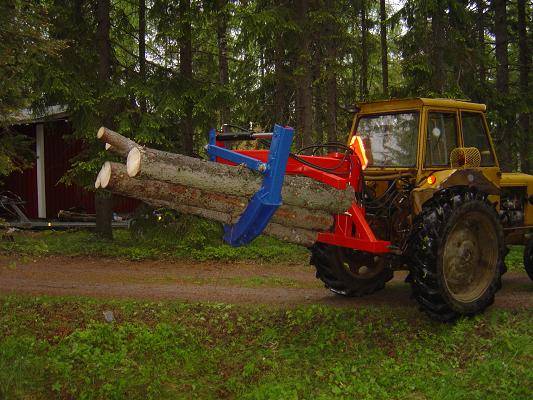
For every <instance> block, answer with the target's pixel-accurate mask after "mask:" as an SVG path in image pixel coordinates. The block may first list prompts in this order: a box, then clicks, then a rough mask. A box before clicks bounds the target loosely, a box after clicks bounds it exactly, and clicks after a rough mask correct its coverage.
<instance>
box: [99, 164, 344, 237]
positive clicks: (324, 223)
mask: <svg viewBox="0 0 533 400" xmlns="http://www.w3.org/2000/svg"><path fill="white" fill-rule="evenodd" d="M99 178H100V182H101V185H102V187H103V188H106V189H108V190H110V191H112V192H113V193H115V194H119V195H122V196H128V197H134V198H140V199H146V198H150V199H158V200H162V201H166V202H168V203H169V204H172V205H173V206H174V207H173V208H175V206H176V205H187V206H193V207H198V208H202V209H209V210H213V211H217V212H222V213H224V214H228V215H230V216H231V217H233V218H237V217H239V216H240V215H241V214H242V213H243V211H244V209H245V208H246V205H247V204H248V199H247V198H245V197H240V196H233V195H227V194H221V193H215V192H208V191H205V190H201V189H198V188H195V187H191V186H184V185H177V184H172V183H168V182H164V181H160V180H152V179H137V178H131V177H130V176H129V175H128V174H127V171H126V167H125V166H124V165H122V164H119V163H112V162H106V163H105V164H104V166H103V167H102V171H101V172H100V174H99ZM272 222H274V223H278V224H280V225H285V226H290V227H297V228H303V229H309V230H317V231H326V230H329V229H330V228H331V227H332V226H333V222H334V221H333V216H332V215H331V214H328V213H325V212H322V211H317V210H313V211H310V210H307V209H304V208H300V207H293V206H289V205H285V204H284V205H281V206H280V207H279V208H278V210H277V211H276V213H275V214H274V216H273V217H272Z"/></svg>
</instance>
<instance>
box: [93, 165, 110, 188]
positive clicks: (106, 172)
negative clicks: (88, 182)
mask: <svg viewBox="0 0 533 400" xmlns="http://www.w3.org/2000/svg"><path fill="white" fill-rule="evenodd" d="M98 178H100V187H101V188H102V189H105V188H106V187H107V186H108V185H109V181H110V180H111V163H110V162H109V161H106V162H105V163H104V165H103V167H102V169H101V170H100V173H99V174H98ZM98 178H96V180H97V181H98ZM95 186H96V184H95Z"/></svg>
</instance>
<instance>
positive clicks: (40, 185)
mask: <svg viewBox="0 0 533 400" xmlns="http://www.w3.org/2000/svg"><path fill="white" fill-rule="evenodd" d="M10 129H11V130H14V131H17V132H19V133H21V134H24V135H27V136H29V137H30V138H32V139H33V141H34V146H35V163H34V164H33V166H32V167H31V168H29V169H27V170H25V171H23V172H21V173H13V174H11V175H10V176H9V177H8V178H7V179H6V180H5V181H4V182H3V183H0V191H3V190H9V191H11V192H13V193H16V194H18V195H19V196H20V197H21V198H22V199H23V200H25V201H26V204H25V211H26V215H27V216H28V217H29V218H46V219H54V218H56V217H57V213H58V212H59V210H69V209H72V208H76V209H80V210H84V211H86V212H89V213H94V192H91V191H88V190H85V189H83V188H82V187H80V186H77V185H75V184H73V185H69V186H66V185H65V184H63V183H59V180H60V179H61V177H62V176H63V175H64V174H65V173H66V172H67V171H68V169H69V168H70V166H71V161H70V160H71V159H72V157H74V156H75V155H77V154H79V152H80V151H81V150H82V143H81V142H80V141H76V140H70V139H69V137H68V136H69V135H71V134H72V132H73V129H72V125H71V124H70V122H69V120H68V114H67V113H66V112H64V111H63V110H62V109H60V108H57V107H54V108H51V109H49V112H48V113H47V115H46V116H45V117H37V118H27V117H24V116H22V117H21V118H19V120H18V122H17V123H15V124H14V125H12V126H11V127H10ZM137 205H138V201H136V200H132V199H126V198H122V197H115V199H114V211H115V212H119V213H129V212H133V211H134V210H135V208H136V207H137Z"/></svg>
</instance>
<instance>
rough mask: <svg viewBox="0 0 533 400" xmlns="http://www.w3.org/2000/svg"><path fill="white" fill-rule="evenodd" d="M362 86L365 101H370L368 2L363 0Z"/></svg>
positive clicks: (360, 90) (361, 91)
mask: <svg viewBox="0 0 533 400" xmlns="http://www.w3.org/2000/svg"><path fill="white" fill-rule="evenodd" d="M360 13H361V86H360V88H359V92H360V93H361V97H362V99H363V100H366V99H368V21H367V14H366V0H361V9H360Z"/></svg>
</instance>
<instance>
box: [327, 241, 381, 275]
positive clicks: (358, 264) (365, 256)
mask: <svg viewBox="0 0 533 400" xmlns="http://www.w3.org/2000/svg"><path fill="white" fill-rule="evenodd" d="M338 254H339V258H340V262H341V264H342V266H343V267H344V269H345V270H346V271H347V272H348V273H349V274H350V275H351V276H352V277H353V278H356V279H372V278H374V277H376V276H377V275H379V274H380V273H381V271H383V269H385V267H386V263H385V260H384V259H383V257H378V256H374V255H373V254H370V253H363V252H359V251H353V250H350V249H346V248H339V251H338Z"/></svg>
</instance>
